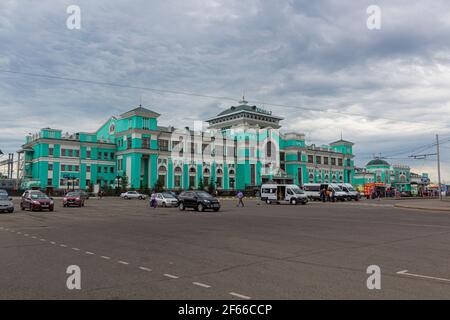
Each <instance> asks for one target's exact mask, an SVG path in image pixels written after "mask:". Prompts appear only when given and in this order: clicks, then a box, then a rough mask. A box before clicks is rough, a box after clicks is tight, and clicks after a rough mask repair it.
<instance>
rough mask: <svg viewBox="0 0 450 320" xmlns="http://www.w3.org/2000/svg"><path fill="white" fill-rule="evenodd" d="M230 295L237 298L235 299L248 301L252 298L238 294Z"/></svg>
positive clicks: (232, 293)
mask: <svg viewBox="0 0 450 320" xmlns="http://www.w3.org/2000/svg"><path fill="white" fill-rule="evenodd" d="M230 294H231V295H232V296H235V297H238V298H241V299H246V300H249V299H251V298H250V297H247V296H244V295H243V294H239V293H236V292H230Z"/></svg>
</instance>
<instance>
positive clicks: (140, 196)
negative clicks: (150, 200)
mask: <svg viewBox="0 0 450 320" xmlns="http://www.w3.org/2000/svg"><path fill="white" fill-rule="evenodd" d="M120 197H121V198H123V199H139V200H145V198H147V196H146V195H145V194H142V193H139V192H137V191H127V192H124V193H122V194H121V195H120Z"/></svg>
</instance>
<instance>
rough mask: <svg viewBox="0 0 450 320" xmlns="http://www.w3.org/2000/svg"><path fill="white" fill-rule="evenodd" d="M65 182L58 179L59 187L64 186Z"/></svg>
mask: <svg viewBox="0 0 450 320" xmlns="http://www.w3.org/2000/svg"><path fill="white" fill-rule="evenodd" d="M65 183H66V182H65V181H64V179H60V180H59V185H60V186H61V187H62V186H64V184H65Z"/></svg>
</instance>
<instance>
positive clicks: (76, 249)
mask: <svg viewBox="0 0 450 320" xmlns="http://www.w3.org/2000/svg"><path fill="white" fill-rule="evenodd" d="M72 250H75V251H80V249H78V248H72Z"/></svg>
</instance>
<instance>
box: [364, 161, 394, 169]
mask: <svg viewBox="0 0 450 320" xmlns="http://www.w3.org/2000/svg"><path fill="white" fill-rule="evenodd" d="M368 166H390V164H389V163H388V162H387V161H384V160H382V159H373V160H370V161H369V162H368V163H367V165H366V167H368Z"/></svg>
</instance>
